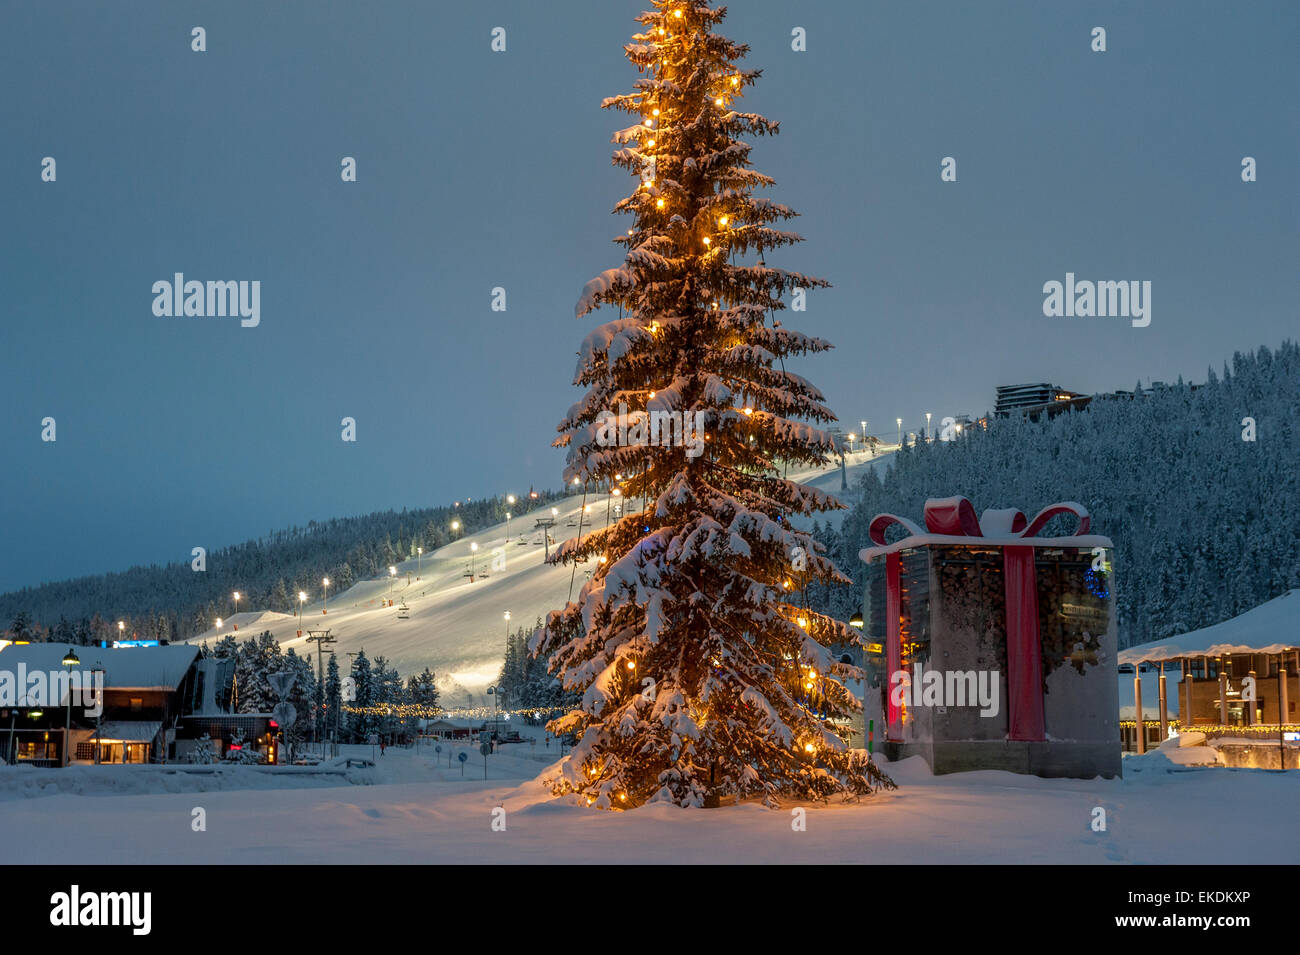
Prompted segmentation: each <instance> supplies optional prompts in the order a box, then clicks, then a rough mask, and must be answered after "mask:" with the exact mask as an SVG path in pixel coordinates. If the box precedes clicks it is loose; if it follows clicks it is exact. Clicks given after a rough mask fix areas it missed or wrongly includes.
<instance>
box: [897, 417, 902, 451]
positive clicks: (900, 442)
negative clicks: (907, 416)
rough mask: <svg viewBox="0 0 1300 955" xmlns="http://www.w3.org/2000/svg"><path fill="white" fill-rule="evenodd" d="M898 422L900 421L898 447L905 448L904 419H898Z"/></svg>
mask: <svg viewBox="0 0 1300 955" xmlns="http://www.w3.org/2000/svg"><path fill="white" fill-rule="evenodd" d="M896 420H897V421H898V446H899V447H900V448H901V447H902V446H903V419H902V418H898V419H896Z"/></svg>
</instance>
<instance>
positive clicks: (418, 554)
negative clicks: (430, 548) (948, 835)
mask: <svg viewBox="0 0 1300 955" xmlns="http://www.w3.org/2000/svg"><path fill="white" fill-rule="evenodd" d="M423 571H424V548H423V547H417V548H415V579H416V580H419V579H420V574H421V573H423Z"/></svg>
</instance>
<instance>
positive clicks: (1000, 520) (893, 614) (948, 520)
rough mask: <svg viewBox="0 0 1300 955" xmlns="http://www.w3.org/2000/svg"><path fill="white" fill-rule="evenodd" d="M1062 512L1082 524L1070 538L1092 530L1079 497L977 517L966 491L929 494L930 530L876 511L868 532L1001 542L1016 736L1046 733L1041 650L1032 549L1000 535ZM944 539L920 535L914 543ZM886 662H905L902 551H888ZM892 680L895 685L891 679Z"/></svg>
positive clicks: (892, 708)
mask: <svg viewBox="0 0 1300 955" xmlns="http://www.w3.org/2000/svg"><path fill="white" fill-rule="evenodd" d="M1057 514H1073V515H1075V516H1076V517H1077V518H1079V526H1078V528H1077V529H1076V530H1075V532H1074V534H1073V535H1072V536H1075V537H1077V536H1079V535H1082V534H1086V533H1088V528H1089V526H1090V525H1091V523H1092V520H1091V518H1090V517H1089V516H1088V509H1087V508H1085V507H1084V506H1083V505H1082V504H1077V503H1075V502H1074V501H1065V502H1062V503H1060V504H1052V505H1051V506H1049V507H1045V508H1043V509H1042V510H1041V511H1039V512H1038V513H1037V514H1036V515H1035V516H1034V519H1033V520H1032V521H1028V522H1027V521H1026V520H1025V515H1024V514H1022V513H1021V512H1020V511H1019V510H1016V509H1015V508H1007V509H1003V510H987V511H985V512H984V513H983V514H982V515H981V516H980V518H979V519H978V520H976V518H975V508H974V507H973V506H972V505H971V502H970V501H968V500H966V498H964V497H947V498H931V499H930V500H928V501H926V502H925V526H926V531H923V530H921V528H919V527H917V526H916V525H915V524H914V523H912V522H911V521H909V520H907V519H906V518H902V517H895V516H894V515H893V514H877V515H876V516H875V517H873V518H872V519H871V525H870V527H869V528H868V533H869V534H870V536H871V540H872V542H873V543H875V544H877V545H878V546H880V547H885V546H889V545H886V543H885V531H886V529H888V527H889V526H890V525H891V524H898V525H900V526H901V527H902V528H903V529H904V530H906V531H907V532H908V534H909V535H910V536H909V537H908V538H906V539H904V540H902V541H896V542H895V543H897V544H902V545H904V546H906V545H907V543H908V541H909V540H911V538H924V537H925V535H926V533H927V531H928V532H929V534H931V535H935V536H942V537H985V538H990V540H989V543H990V544H992V545H995V546H1001V547H1002V566H1003V571H1004V574H1005V578H1006V594H1007V711H1008V713H1007V717H1008V729H1007V738H1008V739H1011V740H1018V741H1041V740H1043V739H1046V727H1045V725H1044V718H1043V693H1042V686H1041V682H1042V654H1041V650H1040V647H1039V643H1040V641H1039V636H1038V586H1037V580H1036V579H1035V573H1034V548H1033V547H1032V546H1028V547H1017V546H1015V545H1014V544H1013V543H1012V544H1007V543H1003V540H1005V539H1010V538H1016V539H1023V538H1029V537H1037V536H1038V532H1039V531H1041V530H1042V529H1043V527H1044V526H1045V525H1046V524H1047V522H1048V521H1049V520H1051V519H1052V518H1053V517H1055V516H1056V515H1057ZM925 543H943V542H941V541H927V540H924V539H922V540H918V541H916V544H917V545H918V546H919V545H922V544H925ZM885 569H886V575H887V584H888V589H887V591H886V602H885V616H886V619H887V629H886V633H885V664H886V666H887V667H888V672H889V676H890V677H891V678H892V677H893V675H894V674H895V673H897V672H898V671H899V669H900V668H901V661H902V648H901V644H900V630H901V625H902V591H901V587H900V580H899V577H900V574H901V571H902V560H901V558H900V556H899V553H898V551H894V552H892V553H890V554H888V555H886V559H885ZM891 685H892V684H891ZM888 696H889V711H888V728H889V738H890V739H901V738H902V721H901V713H900V712H899V707H898V706H897V705H895V703H894V700H893V694H892V693H890V694H888Z"/></svg>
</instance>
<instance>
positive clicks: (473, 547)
mask: <svg viewBox="0 0 1300 955" xmlns="http://www.w3.org/2000/svg"><path fill="white" fill-rule="evenodd" d="M469 549H470V550H472V551H474V550H478V543H477V542H476V541H470V544H469Z"/></svg>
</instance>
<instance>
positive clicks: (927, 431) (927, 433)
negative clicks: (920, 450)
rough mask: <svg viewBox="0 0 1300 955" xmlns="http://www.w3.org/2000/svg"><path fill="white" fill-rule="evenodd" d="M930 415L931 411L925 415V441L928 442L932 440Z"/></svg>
mask: <svg viewBox="0 0 1300 955" xmlns="http://www.w3.org/2000/svg"><path fill="white" fill-rule="evenodd" d="M930 414H931V412H929V411H927V412H926V413H925V440H927V441H929V440H930Z"/></svg>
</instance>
